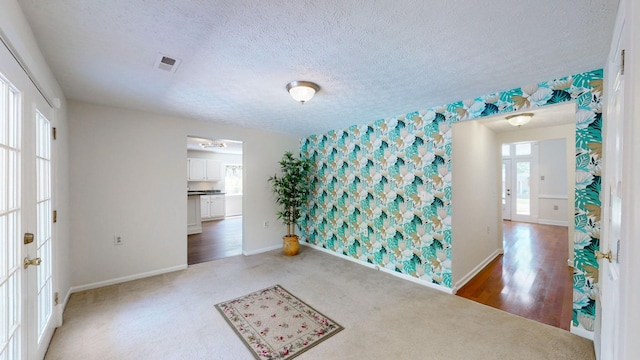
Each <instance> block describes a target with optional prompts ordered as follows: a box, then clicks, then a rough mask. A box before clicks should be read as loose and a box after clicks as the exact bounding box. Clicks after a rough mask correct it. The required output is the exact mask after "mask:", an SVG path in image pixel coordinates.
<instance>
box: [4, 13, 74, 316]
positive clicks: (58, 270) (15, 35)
mask: <svg viewBox="0 0 640 360" xmlns="http://www.w3.org/2000/svg"><path fill="white" fill-rule="evenodd" d="M0 30H1V31H2V33H3V34H4V35H3V37H5V40H6V41H8V42H9V43H10V44H11V46H12V47H13V48H14V49H15V50H16V51H17V53H18V55H19V56H20V58H21V59H22V60H23V62H24V63H25V64H26V66H27V67H28V69H29V70H30V72H31V73H32V75H33V77H34V78H35V79H36V81H37V82H38V84H39V85H40V86H41V87H42V89H43V90H44V92H45V94H46V95H47V96H48V97H49V98H51V99H58V100H59V102H60V107H59V108H56V109H54V112H55V113H54V119H49V120H51V121H53V126H55V127H56V128H57V131H58V140H56V141H54V142H53V143H52V146H53V149H52V150H53V156H54V157H53V163H52V166H53V169H52V172H53V174H52V175H53V177H54V183H53V185H54V188H53V196H54V197H53V203H54V208H55V209H56V210H58V222H57V223H56V224H55V225H54V227H53V235H54V245H53V259H54V264H53V271H54V282H53V287H54V292H58V293H59V294H60V301H61V302H63V301H65V296H66V295H67V294H68V293H69V289H70V287H71V278H70V262H71V260H70V257H69V251H70V250H69V249H70V240H69V218H70V206H69V182H68V181H69V176H68V166H69V162H68V159H69V148H68V144H69V143H68V141H69V140H68V139H69V135H68V130H69V129H68V122H67V104H66V99H65V97H64V94H63V93H62V90H61V89H60V86H59V85H58V82H57V81H56V79H55V78H54V77H53V74H52V73H51V70H50V69H49V66H48V65H47V63H46V61H45V58H44V56H42V53H41V52H40V49H39V48H38V44H37V43H36V41H35V38H34V37H33V33H32V32H31V28H30V27H29V25H28V23H27V21H26V19H25V18H24V14H23V13H22V10H21V9H20V6H19V5H18V2H17V1H16V0H2V1H1V2H0ZM0 46H4V45H3V44H0ZM61 308H62V307H59V308H57V309H56V311H57V312H58V314H57V315H58V316H60V315H61V310H62V309H61Z"/></svg>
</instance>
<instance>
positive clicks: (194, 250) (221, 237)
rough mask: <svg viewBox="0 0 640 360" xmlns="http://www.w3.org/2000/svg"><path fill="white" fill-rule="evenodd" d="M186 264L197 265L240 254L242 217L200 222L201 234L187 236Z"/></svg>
mask: <svg viewBox="0 0 640 360" xmlns="http://www.w3.org/2000/svg"><path fill="white" fill-rule="evenodd" d="M187 242H188V245H187V263H188V264H189V265H193V264H199V263H202V262H207V261H211V260H215V259H222V258H225V257H229V256H234V255H240V254H242V216H237V217H230V218H226V219H224V220H211V221H203V222H202V233H200V234H193V235H189V236H188V240H187Z"/></svg>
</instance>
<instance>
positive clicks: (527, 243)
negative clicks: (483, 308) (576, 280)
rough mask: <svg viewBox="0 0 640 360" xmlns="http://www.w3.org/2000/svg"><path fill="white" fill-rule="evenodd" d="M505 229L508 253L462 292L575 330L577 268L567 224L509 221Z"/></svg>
mask: <svg viewBox="0 0 640 360" xmlns="http://www.w3.org/2000/svg"><path fill="white" fill-rule="evenodd" d="M503 234H504V236H503V239H504V240H503V244H504V255H501V256H499V257H498V258H496V259H495V260H494V261H493V262H491V263H490V264H489V265H488V266H487V267H485V268H484V269H483V270H482V271H481V272H480V273H479V274H478V275H476V276H475V277H474V278H473V279H471V280H470V281H469V282H468V283H467V284H465V286H463V287H462V288H461V289H460V290H458V292H457V295H459V296H462V297H464V298H467V299H470V300H473V301H476V302H479V303H482V304H485V305H488V306H491V307H494V308H497V309H501V310H504V311H507V312H509V313H512V314H516V315H520V316H523V317H526V318H529V319H532V320H535V321H538V322H541V323H545V324H548V325H552V326H555V327H558V328H561V329H564V330H569V324H570V322H571V318H572V302H573V295H572V291H573V290H572V288H573V280H572V278H573V274H572V269H571V268H570V267H569V266H567V258H568V252H569V250H568V245H567V242H568V239H567V238H568V233H567V228H566V227H561V226H551V225H539V224H529V223H518V222H511V221H504V222H503Z"/></svg>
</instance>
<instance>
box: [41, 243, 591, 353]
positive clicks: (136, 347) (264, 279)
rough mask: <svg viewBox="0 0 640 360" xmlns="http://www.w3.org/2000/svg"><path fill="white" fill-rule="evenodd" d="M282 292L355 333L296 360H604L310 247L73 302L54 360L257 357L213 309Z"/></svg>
mask: <svg viewBox="0 0 640 360" xmlns="http://www.w3.org/2000/svg"><path fill="white" fill-rule="evenodd" d="M276 283H277V284H280V285H282V286H283V287H284V288H286V289H287V290H289V291H290V292H292V293H293V294H295V295H296V296H297V297H298V298H300V299H304V300H305V301H307V302H308V303H310V304H313V306H314V307H315V308H317V309H322V313H323V314H325V315H326V316H328V317H330V318H331V319H333V320H335V321H337V322H338V323H340V324H341V325H342V326H343V327H344V328H345V329H344V330H343V331H341V332H340V333H338V334H336V335H335V336H333V337H331V338H330V339H329V340H328V341H326V342H324V343H322V344H320V345H319V346H316V347H314V348H312V349H310V350H309V351H307V352H305V353H304V354H302V355H300V356H299V357H298V358H296V360H297V359H447V360H449V359H511V360H513V359H535V360H539V359H581V360H584V359H594V358H595V356H594V354H593V344H592V342H591V341H588V340H585V339H583V338H580V337H577V336H575V335H572V334H570V333H569V332H566V331H564V330H561V329H558V328H554V327H551V326H548V325H544V324H540V323H536V322H533V321H531V320H528V319H524V318H520V317H518V316H515V315H511V314H508V313H505V312H502V311H499V310H496V309H493V308H490V307H487V306H484V305H480V304H477V303H474V302H472V301H469V300H466V299H463V298H459V297H456V296H454V295H448V294H445V293H442V292H439V291H436V290H432V289H429V288H427V287H424V286H421V285H418V284H415V283H412V282H409V281H405V280H402V279H398V278H396V277H393V276H391V275H389V274H385V273H382V272H378V271H375V270H372V269H369V268H366V267H364V266H361V265H358V264H355V263H352V262H350V261H346V260H343V259H340V258H338V257H335V256H332V255H328V254H324V253H322V252H319V251H316V250H313V249H311V248H307V247H302V248H301V253H300V254H299V255H298V256H296V257H291V258H289V257H285V256H284V255H281V254H280V252H278V251H273V252H269V253H265V254H260V255H255V256H250V257H245V256H236V257H232V258H227V259H223V260H216V261H213V262H209V263H203V264H198V265H194V266H191V267H189V269H187V270H185V271H180V272H176V273H171V274H166V275H160V276H155V277H152V278H148V279H143V280H137V281H132V282H128V283H124V284H120V285H114V286H109V287H106V288H101V289H96V290H90V291H85V292H81V293H77V294H73V295H72V296H71V299H70V301H69V304H68V306H67V309H66V312H65V315H64V321H65V323H64V326H62V327H61V328H59V329H58V330H57V331H56V333H55V335H54V337H53V341H52V343H51V345H50V348H49V352H48V353H47V356H46V359H65V360H68V359H251V358H252V355H251V353H250V352H249V351H248V350H247V348H246V347H245V345H244V344H243V343H242V341H241V340H240V339H239V338H238V336H237V335H236V334H235V333H234V331H233V330H232V329H231V328H230V327H229V325H228V324H227V323H226V322H225V320H224V319H223V318H222V316H221V315H220V313H218V311H217V310H216V309H215V308H214V304H217V303H219V302H222V301H226V300H228V299H233V298H236V297H239V296H242V295H244V294H247V293H249V292H252V291H255V290H256V289H262V288H265V287H268V286H271V285H272V284H276Z"/></svg>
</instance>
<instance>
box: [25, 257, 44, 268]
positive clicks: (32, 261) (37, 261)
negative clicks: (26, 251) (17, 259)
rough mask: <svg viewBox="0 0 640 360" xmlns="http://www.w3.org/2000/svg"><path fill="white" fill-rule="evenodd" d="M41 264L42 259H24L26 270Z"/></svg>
mask: <svg viewBox="0 0 640 360" xmlns="http://www.w3.org/2000/svg"><path fill="white" fill-rule="evenodd" d="M40 264H42V259H40V258H39V257H37V258H33V259H29V257H26V258H24V268H25V269H26V268H28V267H29V265H33V266H38V265H40Z"/></svg>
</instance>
